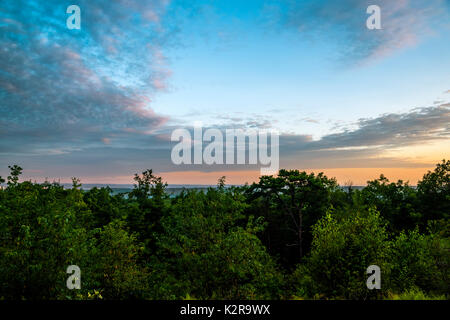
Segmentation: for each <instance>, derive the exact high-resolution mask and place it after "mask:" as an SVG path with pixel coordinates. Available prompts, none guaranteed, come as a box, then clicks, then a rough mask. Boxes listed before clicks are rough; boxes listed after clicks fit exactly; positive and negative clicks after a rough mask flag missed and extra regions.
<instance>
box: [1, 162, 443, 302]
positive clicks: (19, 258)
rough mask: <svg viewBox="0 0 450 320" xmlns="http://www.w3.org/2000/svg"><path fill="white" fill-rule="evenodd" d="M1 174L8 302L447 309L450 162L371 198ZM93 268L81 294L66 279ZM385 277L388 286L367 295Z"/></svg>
mask: <svg viewBox="0 0 450 320" xmlns="http://www.w3.org/2000/svg"><path fill="white" fill-rule="evenodd" d="M9 168H10V175H9V176H8V177H7V178H6V179H3V178H2V177H0V184H2V185H3V188H1V189H0V239H1V240H0V241H1V243H0V299H2V300H22V299H24V300H37V299H39V300H41V299H82V300H84V299H403V298H405V299H415V298H417V299H426V298H432V299H448V297H449V292H450V290H449V285H450V272H449V260H450V238H449V236H450V224H449V213H450V161H449V160H447V161H446V160H443V161H442V162H441V163H439V164H437V165H436V168H435V169H434V170H433V171H429V172H427V173H426V174H425V175H424V176H423V178H422V180H420V181H419V183H418V184H417V186H414V187H413V186H410V185H409V184H408V183H407V182H404V181H401V180H399V181H396V182H393V181H390V180H389V179H388V178H387V177H385V176H383V175H381V176H380V177H379V178H378V179H376V180H373V181H368V183H367V186H365V187H364V188H362V189H355V188H352V187H349V188H342V187H340V186H339V185H338V184H337V182H336V180H335V179H332V178H328V177H327V176H325V175H324V174H322V173H320V174H317V175H316V174H314V173H306V172H301V171H298V170H280V171H279V173H278V175H276V176H262V177H260V179H259V181H258V182H257V183H253V184H251V185H245V186H227V185H226V184H225V178H224V177H223V178H221V179H219V182H218V184H217V187H214V188H209V189H207V190H206V191H199V190H189V189H186V190H183V191H182V192H181V193H179V194H177V195H171V194H170V193H169V192H167V184H166V183H164V182H163V181H162V179H161V178H160V177H157V176H155V175H154V174H153V172H152V170H147V171H144V172H143V173H142V174H136V175H135V177H134V179H135V182H136V183H135V186H134V188H133V190H132V191H131V192H128V193H121V194H114V193H113V192H112V189H110V188H108V187H106V188H92V189H90V190H83V188H82V185H81V182H80V181H79V180H78V179H75V178H74V179H73V185H72V187H71V188H64V186H62V185H61V184H59V183H55V182H53V183H50V182H44V183H33V182H31V181H22V182H21V181H20V175H21V173H22V170H23V169H22V168H21V167H19V166H17V165H14V166H10V167H9ZM70 265H76V266H78V267H79V268H80V270H81V289H79V290H70V289H69V288H68V287H67V286H66V280H67V278H68V276H69V275H68V274H67V273H66V269H67V267H68V266H70ZM370 265H377V266H379V267H380V269H381V281H382V284H381V289H379V290H369V289H368V288H367V286H366V280H367V277H368V275H367V274H366V270H367V267H369V266H370Z"/></svg>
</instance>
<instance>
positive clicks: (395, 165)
mask: <svg viewBox="0 0 450 320" xmlns="http://www.w3.org/2000/svg"><path fill="white" fill-rule="evenodd" d="M72 4H76V5H78V6H79V7H80V9H81V29H80V30H76V29H72V30H69V29H68V28H67V26H66V19H67V18H68V17H69V14H67V13H66V9H67V7H68V6H69V5H72ZM371 4H377V5H378V6H380V8H381V24H382V29H381V30H369V29H367V28H366V19H367V18H368V17H369V15H368V14H367V13H366V8H367V7H368V6H369V5H371ZM0 44H1V46H0V176H3V177H5V176H7V175H8V168H7V166H8V165H12V164H18V165H20V166H22V167H23V168H24V178H25V179H32V180H37V181H43V180H45V179H49V180H60V181H62V182H68V181H70V178H71V177H74V176H76V177H79V178H81V180H82V182H84V183H132V177H133V174H134V173H136V172H142V171H143V170H145V169H147V168H151V169H153V170H154V171H155V172H157V173H158V174H160V175H161V176H162V177H163V178H164V179H165V180H166V181H167V182H168V183H169V184H184V183H186V184H214V183H215V182H216V181H217V179H218V178H219V177H221V176H223V175H225V176H227V178H228V179H227V181H228V182H229V183H233V184H240V183H245V182H253V181H255V180H257V179H258V176H259V166H258V165H239V166H238V165H220V166H218V165H212V166H209V165H205V164H203V165H181V166H177V165H174V164H173V163H172V161H171V150H172V148H173V146H174V143H173V142H171V141H170V136H171V133H172V131H173V130H175V129H179V128H186V129H189V130H190V129H191V128H192V127H193V125H194V122H196V121H201V122H202V124H203V126H204V127H205V128H218V129H222V130H224V129H227V128H243V129H274V130H277V131H278V132H279V133H280V167H281V168H287V169H294V168H295V169H300V170H306V171H314V172H320V171H324V172H325V173H326V174H327V175H328V176H331V177H336V178H337V179H338V181H339V182H340V183H341V184H346V183H349V182H350V181H351V182H352V183H353V184H354V185H363V184H365V183H366V181H367V180H369V179H374V178H376V177H378V176H379V175H380V174H381V173H384V174H385V175H386V176H387V177H388V178H391V180H396V179H403V180H409V181H410V183H411V184H415V183H416V182H417V180H418V179H420V178H421V177H422V175H423V174H424V173H425V172H426V171H427V170H429V169H432V168H433V167H434V165H435V164H436V163H437V162H439V161H440V160H442V159H444V158H446V159H448V158H450V1H447V0H427V1H423V0H398V1H389V0H375V1H372V0H371V1H365V0H340V1H332V0H315V1H313V0H307V1H292V0H279V1H274V0H267V1H265V0H260V1H258V0H247V1H242V0H239V1H238V0H221V1H219V0H216V1H213V0H209V1H206V0H198V1H181V0H155V1H141V0H118V1H110V0H99V1H88V0H84V1H83V0H74V1H64V0H54V1H50V0H47V1H31V0H2V1H1V3H0Z"/></svg>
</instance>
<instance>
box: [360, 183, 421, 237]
mask: <svg viewBox="0 0 450 320" xmlns="http://www.w3.org/2000/svg"><path fill="white" fill-rule="evenodd" d="M359 195H360V196H361V197H362V202H363V203H364V204H365V205H366V206H368V207H370V206H375V207H376V208H377V210H378V211H379V212H380V214H381V216H382V217H383V218H385V219H386V220H387V221H388V222H389V224H388V228H389V229H390V231H393V232H395V233H399V232H400V231H402V230H412V229H414V227H415V226H416V225H417V223H419V222H420V219H421V217H422V215H421V213H420V212H419V209H418V206H417V204H418V203H417V192H416V190H415V189H414V188H412V187H410V186H409V185H408V183H404V182H403V181H402V180H398V181H397V182H396V183H395V182H390V181H389V179H388V178H386V177H385V176H384V175H381V176H380V178H379V179H376V180H372V181H368V182H367V186H366V187H365V188H364V189H363V190H362V191H361V192H360V193H359Z"/></svg>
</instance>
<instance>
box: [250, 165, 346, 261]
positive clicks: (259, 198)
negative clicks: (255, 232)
mask: <svg viewBox="0 0 450 320" xmlns="http://www.w3.org/2000/svg"><path fill="white" fill-rule="evenodd" d="M337 187H338V186H337V183H336V180H334V179H328V178H327V177H326V176H325V175H324V174H323V173H319V174H318V175H314V173H311V174H307V173H306V172H299V171H298V170H280V172H279V174H278V176H277V177H273V176H263V177H261V178H260V181H259V183H255V184H253V185H252V186H250V187H249V188H248V190H247V191H246V194H247V197H248V199H249V203H250V204H251V206H252V208H251V210H249V212H250V213H251V214H254V215H255V216H262V217H264V219H265V220H266V221H267V222H268V228H267V229H266V231H265V232H264V234H263V236H262V239H263V242H264V244H265V245H266V246H267V247H268V248H269V251H270V252H271V253H272V254H276V253H279V252H281V256H280V259H281V262H282V263H283V265H285V266H286V267H291V266H293V265H294V264H295V263H297V262H299V261H300V260H301V258H302V257H303V256H304V254H305V252H307V251H308V249H309V246H310V243H311V232H310V230H311V229H310V228H311V226H312V225H313V224H314V223H315V222H316V221H317V220H319V219H320V218H321V217H322V216H323V215H324V214H325V213H326V211H327V210H328V209H329V208H330V206H331V194H332V192H334V191H336V189H337Z"/></svg>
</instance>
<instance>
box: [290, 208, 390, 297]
mask: <svg viewBox="0 0 450 320" xmlns="http://www.w3.org/2000/svg"><path fill="white" fill-rule="evenodd" d="M388 257H389V242H388V234H387V232H386V229H385V223H384V222H383V219H382V218H381V217H380V214H379V213H378V212H377V211H375V210H373V209H369V210H368V211H365V212H359V211H358V212H349V213H348V215H347V216H346V217H344V218H337V217H336V216H334V215H333V214H331V213H330V212H329V213H328V214H327V215H326V216H325V217H323V218H322V219H320V220H319V221H318V222H317V224H315V225H314V227H313V242H312V248H311V254H310V256H308V257H307V259H306V261H305V264H302V265H299V266H298V268H297V270H296V272H295V273H294V276H293V282H294V283H297V285H298V286H297V288H295V291H294V292H300V294H306V295H307V296H310V297H314V296H316V295H318V296H320V295H324V296H326V297H328V298H345V299H366V298H368V297H374V296H377V295H379V292H377V290H373V291H370V290H369V289H367V287H366V280H367V277H368V276H367V274H366V270H367V268H368V267H369V266H370V265H377V266H379V267H380V268H381V274H382V280H381V281H382V290H383V291H385V290H386V289H387V288H386V286H385V285H384V283H385V282H386V281H387V279H388V278H389V264H388Z"/></svg>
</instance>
